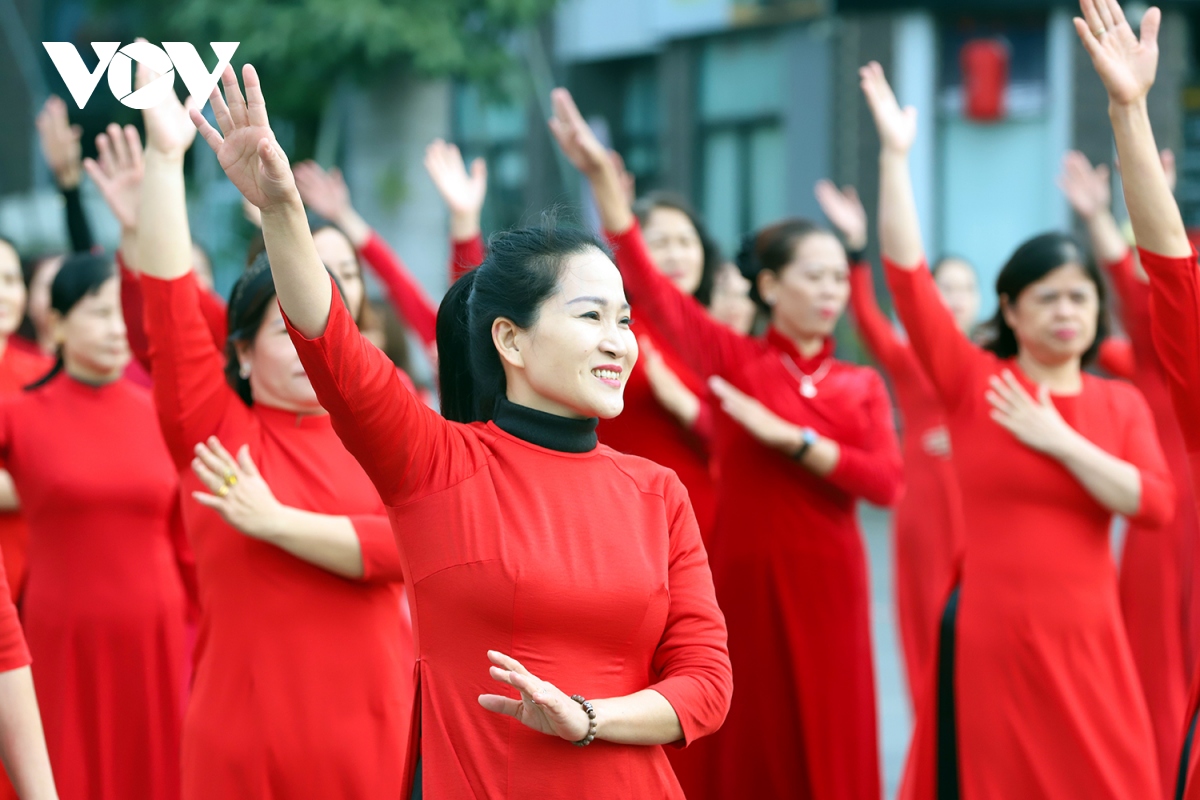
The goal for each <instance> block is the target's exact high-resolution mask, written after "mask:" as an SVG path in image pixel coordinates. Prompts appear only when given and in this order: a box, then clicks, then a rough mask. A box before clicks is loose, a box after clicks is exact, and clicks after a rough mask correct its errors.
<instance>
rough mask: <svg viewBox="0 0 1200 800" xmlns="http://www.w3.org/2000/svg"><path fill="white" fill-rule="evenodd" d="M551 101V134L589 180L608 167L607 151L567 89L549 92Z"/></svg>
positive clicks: (568, 157)
mask: <svg viewBox="0 0 1200 800" xmlns="http://www.w3.org/2000/svg"><path fill="white" fill-rule="evenodd" d="M550 101H551V103H552V104H553V106H554V116H553V117H551V118H550V133H552V134H553V135H554V139H555V141H557V142H558V146H559V148H560V149H561V150H562V152H563V155H565V156H566V157H567V160H568V161H570V162H571V163H572V164H573V165H574V166H575V169H577V170H579V171H580V172H582V173H583V174H584V175H587V176H588V177H589V178H590V177H592V176H594V175H596V174H597V173H600V172H602V171H603V170H605V169H606V168H611V167H612V161H611V160H610V159H609V155H608V149H607V148H606V147H605V146H604V145H603V144H601V143H600V140H599V139H597V138H596V134H595V132H593V131H592V128H591V126H590V125H588V124H587V120H585V119H584V118H583V115H582V114H580V113H579V107H578V106H576V105H575V100H574V98H572V97H571V93H570V92H568V91H567V90H566V89H555V90H554V91H553V92H551V93H550Z"/></svg>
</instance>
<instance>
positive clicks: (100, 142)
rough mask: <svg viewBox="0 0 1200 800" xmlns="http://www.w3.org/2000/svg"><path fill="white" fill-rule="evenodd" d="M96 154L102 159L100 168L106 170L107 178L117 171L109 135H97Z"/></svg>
mask: <svg viewBox="0 0 1200 800" xmlns="http://www.w3.org/2000/svg"><path fill="white" fill-rule="evenodd" d="M96 154H97V155H98V156H99V157H100V167H101V168H102V169H103V170H104V175H105V177H108V176H110V175H112V174H113V173H115V172H116V171H117V167H116V163H115V160H116V159H115V156H114V155H113V148H112V144H110V143H109V137H108V134H107V133H98V134H96Z"/></svg>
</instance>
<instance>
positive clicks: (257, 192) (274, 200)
mask: <svg viewBox="0 0 1200 800" xmlns="http://www.w3.org/2000/svg"><path fill="white" fill-rule="evenodd" d="M242 80H243V81H244V82H245V84H246V95H245V97H244V98H243V97H242V92H241V89H240V88H239V87H238V82H237V75H235V74H234V71H233V67H229V66H227V67H225V72H224V74H222V75H221V83H222V85H223V86H224V88H225V97H224V98H222V97H221V90H220V89H219V88H216V87H214V88H213V93H212V96H211V97H210V98H209V102H210V103H211V104H212V109H213V116H215V117H216V119H217V125H218V126H219V127H220V129H221V130H220V131H219V132H218V131H217V130H216V129H215V128H213V126H211V125H209V124H208V121H207V120H205V119H204V117H203V115H201V113H200V111H199V109H196V108H193V109H192V110H191V117H192V122H193V123H195V125H196V129H197V130H199V131H200V135H201V136H203V137H204V141H206V142H208V146H209V147H211V148H212V149H213V152H214V153H216V154H217V161H219V162H220V164H221V169H223V170H225V175H226V176H228V178H229V180H231V181H232V182H233V185H234V186H236V187H237V188H238V191H240V192H241V193H242V196H243V197H245V198H246V199H247V200H249V201H250V202H251V203H253V204H254V205H255V206H257V207H258V208H260V209H263V210H266V209H268V208H271V207H272V206H275V205H278V204H282V203H286V202H289V201H299V199H300V195H299V192H298V191H297V189H296V181H295V178H294V177H293V176H292V168H291V165H290V164H289V163H288V159H287V156H286V155H284V153H283V148H282V147H280V146H279V142H277V141H276V140H275V133H274V132H273V131H272V130H271V123H270V121H269V120H268V119H267V103H266V100H265V99H264V98H263V93H262V84H260V83H259V80H258V73H257V72H255V71H254V67H253V66H251V65H250V64H246V65H245V66H244V67H242ZM226 101H228V104H226Z"/></svg>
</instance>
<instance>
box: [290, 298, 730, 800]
mask: <svg viewBox="0 0 1200 800" xmlns="http://www.w3.org/2000/svg"><path fill="white" fill-rule="evenodd" d="M291 333H292V339H293V341H294V342H295V343H296V349H297V351H298V352H299V353H300V360H301V362H302V363H303V364H304V367H305V369H306V370H307V372H308V375H309V377H310V378H311V380H312V382H313V387H314V388H315V389H316V391H317V396H318V397H319V398H320V399H321V403H322V405H323V406H324V407H325V408H327V409H329V412H330V415H331V416H332V417H333V424H334V427H335V429H336V430H337V431H338V434H339V435H340V436H341V437H342V440H343V441H344V442H345V443H346V447H347V448H348V449H349V450H350V451H351V452H352V453H354V455H355V457H356V458H357V459H358V460H359V462H360V463H361V464H362V465H363V467H364V468H365V469H366V471H367V473H368V474H369V475H370V476H371V479H372V480H373V481H374V483H375V486H376V487H377V488H378V490H379V493H380V495H381V496H382V497H383V500H384V502H385V503H386V504H387V505H388V510H389V513H390V515H391V518H392V527H393V530H394V531H395V535H396V539H397V541H398V542H399V544H400V550H401V554H402V558H403V560H404V562H405V576H406V579H407V580H406V581H405V585H406V587H407V590H408V592H409V596H410V602H411V604H412V607H413V609H414V620H413V621H414V631H415V640H416V644H417V657H418V661H417V663H418V670H417V676H418V681H419V695H418V716H417V723H416V725H415V726H414V742H413V752H414V754H416V752H417V750H418V747H419V758H420V763H421V770H422V787H423V791H424V793H425V796H426V797H480V798H483V797H487V798H501V797H511V798H525V797H539V798H564V799H565V798H572V800H573V799H574V798H579V797H583V798H589V797H590V798H626V797H656V798H658V797H672V798H680V797H682V794H681V792H680V791H679V787H678V783H677V782H676V780H675V777H674V774H673V773H672V771H671V768H670V766H669V765H668V763H667V760H666V756H665V755H664V754H663V750H662V748H661V747H657V746H634V745H620V744H613V743H611V742H606V741H596V742H594V743H593V744H592V745H590V746H589V747H586V748H582V749H581V748H576V747H572V746H571V744H570V743H569V742H565V741H563V740H562V739H558V738H555V737H552V736H547V735H545V734H542V733H538V732H536V731H534V730H532V729H530V728H527V727H525V726H524V725H522V724H521V723H519V722H517V721H516V720H515V719H513V718H511V717H507V716H503V715H497V714H493V713H491V712H489V711H486V710H484V709H483V708H482V707H481V706H480V705H479V703H478V702H477V700H476V698H477V697H478V696H479V695H480V694H484V693H496V694H509V696H512V694H513V693H512V692H506V691H505V690H506V689H507V687H505V686H503V685H501V684H498V683H496V682H495V681H493V680H491V678H490V677H489V675H488V658H487V651H488V650H499V651H501V652H504V653H507V654H509V655H510V656H512V657H514V658H516V659H518V660H520V661H521V662H522V663H523V664H524V665H525V667H527V668H528V669H529V670H530V671H531V672H532V673H533V674H535V675H537V676H538V677H539V678H541V679H543V680H547V681H550V682H551V683H553V684H554V685H556V686H558V687H559V688H561V689H562V690H563V691H566V692H567V693H569V694H576V693H577V694H581V695H583V696H584V697H587V698H605V697H616V696H622V695H627V694H631V693H634V692H637V691H640V690H643V689H647V688H649V689H653V690H655V691H657V692H658V693H659V694H661V695H662V696H663V697H665V698H666V700H667V701H668V702H669V703H670V704H671V706H672V707H673V708H674V710H675V712H676V713H677V714H678V717H679V723H680V726H681V728H682V730H683V739H684V741H685V742H688V743H690V742H692V741H694V740H695V739H696V738H697V737H700V736H703V735H705V734H708V733H711V732H712V731H713V730H714V729H715V728H716V727H717V726H718V725H720V724H721V720H722V719H723V718H724V716H725V712H726V709H727V707H728V701H729V696H730V692H731V690H732V679H731V674H730V669H729V661H728V656H727V652H726V649H725V624H724V620H723V619H722V617H721V612H720V610H719V609H718V608H717V604H716V599H715V597H714V595H713V589H712V580H711V575H710V573H709V569H708V562H707V559H706V558H705V554H704V547H703V545H702V544H701V541H700V535H699V531H698V530H697V528H696V522H695V517H694V516H693V514H692V512H691V509H690V507H689V505H688V501H687V496H686V494H685V492H684V489H683V487H682V485H681V484H680V483H679V481H678V480H677V479H676V478H675V477H674V476H673V475H672V474H671V473H670V471H669V470H666V469H663V468H662V467H660V466H658V465H656V464H652V463H651V462H649V461H646V460H644V459H640V458H637V457H634V456H627V455H623V454H620V453H617V452H616V451H614V450H612V449H610V448H608V447H604V446H599V447H597V446H596V443H595V436H594V428H593V427H592V426H593V425H594V422H593V421H575V420H567V419H565V418H561V417H554V416H552V415H548V414H541V413H539V412H534V411H532V410H530V409H521V408H520V407H518V406H514V405H513V404H511V403H508V404H505V403H501V406H505V407H507V408H508V410H509V414H508V417H510V418H511V419H512V420H513V423H512V424H507V423H503V422H497V421H493V422H489V423H486V424H484V423H476V424H472V425H462V424H458V423H452V422H448V421H447V420H445V419H444V418H442V417H441V416H439V415H438V414H437V413H436V412H434V411H432V410H430V409H429V408H427V407H426V406H425V405H424V404H422V403H421V402H419V401H418V400H417V399H416V398H415V397H414V396H413V395H412V393H411V392H409V391H408V390H406V388H405V387H404V386H403V384H402V383H401V382H400V381H399V380H397V378H396V376H395V370H394V369H392V368H391V367H390V364H388V362H387V361H386V359H385V358H384V356H383V355H382V354H381V353H379V351H378V350H376V349H375V348H374V347H371V346H370V345H369V343H367V342H366V341H365V340H364V339H363V338H362V336H361V335H360V334H359V333H358V331H357V330H356V329H355V327H354V323H353V321H352V320H351V319H350V317H349V315H348V314H347V313H346V311H345V308H344V307H343V306H342V305H341V304H340V303H337V302H336V301H335V302H334V303H333V305H332V308H331V310H330V317H329V322H328V325H327V327H326V330H325V332H324V334H323V335H322V336H321V337H319V338H317V339H313V340H308V339H305V338H304V337H303V336H301V335H300V334H299V333H298V332H296V331H295V330H292V332H291ZM522 412H523V413H522ZM497 419H498V420H500V417H498V418H497ZM501 424H504V427H501ZM581 428H582V430H580V429H581ZM564 429H566V430H567V431H568V432H569V433H570V434H571V435H566V434H564V435H563V436H561V437H558V438H554V437H548V436H547V434H553V433H555V432H556V431H557V432H560V433H561V432H563V430H564ZM551 438H553V439H554V440H553V441H551ZM559 439H563V440H566V439H569V440H570V441H569V443H564V442H563V441H559ZM584 440H586V442H584V444H583V446H571V445H579V444H580V443H581V442H583V441H584ZM535 442H538V443H535ZM418 742H419V745H418ZM413 761H415V758H414V759H413ZM404 797H408V789H406V792H405V794H404Z"/></svg>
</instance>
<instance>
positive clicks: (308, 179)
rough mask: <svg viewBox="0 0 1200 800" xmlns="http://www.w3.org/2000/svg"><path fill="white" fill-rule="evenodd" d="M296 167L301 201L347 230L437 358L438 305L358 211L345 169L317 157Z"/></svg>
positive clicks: (394, 303)
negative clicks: (325, 166)
mask: <svg viewBox="0 0 1200 800" xmlns="http://www.w3.org/2000/svg"><path fill="white" fill-rule="evenodd" d="M294 171H295V176H296V188H297V190H298V191H299V192H300V199H301V200H303V201H304V204H305V205H306V206H308V207H309V208H311V209H312V210H313V211H316V212H317V213H318V214H320V215H321V216H323V217H325V218H326V219H328V220H329V221H330V222H332V223H333V224H334V225H336V226H337V227H338V228H340V229H341V231H342V232H343V233H345V234H346V238H348V239H349V240H350V243H351V244H353V245H354V249H355V250H356V251H358V255H359V258H360V259H361V260H362V261H363V263H365V264H366V265H367V266H368V267H370V268H371V270H372V271H373V272H374V273H375V275H376V277H378V278H379V279H380V280H381V281H383V285H384V286H385V287H386V289H387V295H388V299H389V300H391V303H392V307H393V308H394V309H396V312H397V313H398V314H399V315H400V318H401V319H402V320H404V322H405V324H406V325H408V327H409V328H411V329H412V330H413V332H414V333H416V334H417V337H418V338H419V339H420V340H421V343H422V344H424V345H425V349H426V352H427V353H428V354H429V356H430V358H435V357H436V353H437V348H436V341H435V340H436V338H437V306H436V305H434V303H433V300H431V299H430V298H429V295H428V294H427V293H426V292H425V289H424V288H423V287H422V286H421V284H420V282H419V281H417V279H416V277H414V276H413V274H412V273H411V272H410V271H409V269H408V267H407V266H406V265H405V264H404V262H403V261H402V260H401V259H400V256H398V255H397V254H396V253H395V251H393V250H392V248H391V247H389V246H388V244H387V242H385V241H384V240H383V238H382V237H381V236H380V235H379V234H378V233H376V232H375V231H374V230H373V229H372V228H371V226H370V225H368V224H367V222H366V220H364V219H363V218H362V216H361V215H360V214H359V213H358V211H357V210H355V208H354V206H353V204H351V202H350V189H349V187H347V186H346V180H345V179H344V178H343V177H342V171H341V170H339V169H338V168H337V167H334V168H332V169H330V170H328V171H326V170H324V169H322V168H321V166H320V165H319V164H317V163H316V162H315V161H302V162H300V163H299V164H297V165H296V167H295V170H294Z"/></svg>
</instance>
